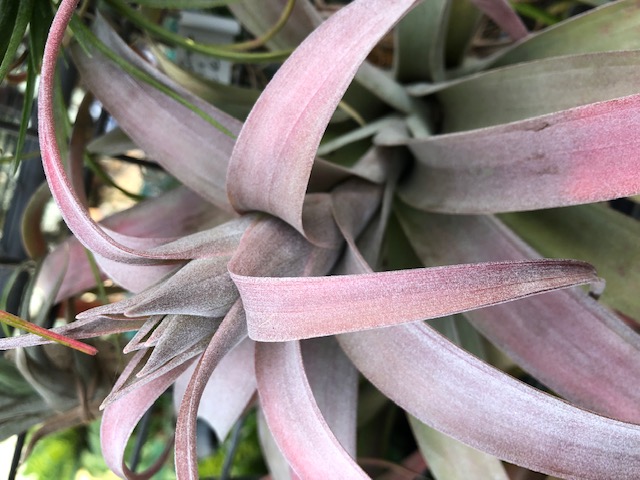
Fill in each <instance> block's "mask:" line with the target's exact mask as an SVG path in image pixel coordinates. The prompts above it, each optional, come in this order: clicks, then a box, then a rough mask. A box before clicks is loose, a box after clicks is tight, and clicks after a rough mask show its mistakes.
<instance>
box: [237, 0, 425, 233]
mask: <svg viewBox="0 0 640 480" xmlns="http://www.w3.org/2000/svg"><path fill="white" fill-rule="evenodd" d="M414 3H415V2H414V0H399V1H395V2H391V3H389V2H385V1H382V0H361V1H358V2H353V3H351V4H350V5H348V6H346V7H345V8H342V9H341V10H340V11H339V12H337V13H336V14H335V15H333V16H332V17H331V18H330V19H329V20H327V21H326V22H324V23H323V24H322V25H321V26H320V27H318V28H317V29H316V30H315V31H314V32H313V33H312V34H311V35H309V37H307V39H306V40H305V41H304V42H303V43H302V44H301V45H300V47H298V48H297V49H296V51H295V52H294V53H293V54H292V55H291V57H289V59H288V60H287V62H285V64H284V65H283V66H282V67H281V68H280V69H279V70H278V72H277V73H276V75H275V76H274V78H273V80H272V81H271V82H270V83H269V85H268V87H267V88H266V89H265V91H264V93H263V94H262V95H261V96H260V98H259V99H258V102H257V103H256V105H255V107H254V108H253V110H252V111H251V113H250V114H249V117H248V118H247V121H246V122H245V125H244V127H243V129H242V131H241V133H240V136H239V137H238V141H237V142H236V146H235V148H234V150H233V154H232V157H231V161H230V163H229V170H228V173H227V189H228V193H229V199H230V201H231V204H232V205H233V206H234V208H235V209H236V210H238V211H249V210H261V211H265V212H269V213H271V214H273V215H275V216H277V217H280V218H282V219H283V220H285V221H286V222H287V223H289V224H290V225H292V226H294V227H295V228H296V229H297V230H298V231H299V232H304V226H303V219H302V210H303V204H304V197H305V192H306V189H307V184H308V181H309V176H310V173H311V167H312V165H313V161H314V158H315V155H316V150H317V149H318V145H319V143H320V138H321V136H322V133H323V131H324V129H325V128H326V126H327V124H328V123H329V119H330V117H331V114H332V113H333V111H334V110H335V108H336V106H337V105H338V102H339V101H340V98H341V97H342V95H343V93H344V92H345V90H346V89H347V87H348V86H349V83H350V81H351V80H352V79H353V77H354V75H355V74H356V72H357V70H358V66H359V65H360V64H361V63H362V62H363V61H364V59H365V57H366V55H367V53H368V52H369V51H370V50H371V49H372V48H373V46H374V45H375V44H376V43H377V41H378V40H379V39H380V38H381V36H382V35H384V33H385V32H386V31H387V30H389V29H390V28H391V27H392V26H393V24H394V23H395V22H396V21H397V20H398V19H399V18H400V17H401V16H402V15H403V14H404V13H406V11H407V10H408V9H409V8H411V7H412V6H413V4H414ZM354 21H357V23H358V29H356V30H354V29H353V28H352V27H353V23H354ZM336 52H340V54H338V55H336ZM265 183H266V184H268V185H269V188H268V189H265V188H263V186H264V185H265Z"/></svg>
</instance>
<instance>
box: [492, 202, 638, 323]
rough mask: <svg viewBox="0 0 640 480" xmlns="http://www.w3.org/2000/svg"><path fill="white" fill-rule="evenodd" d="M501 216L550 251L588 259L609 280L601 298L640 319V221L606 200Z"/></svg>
mask: <svg viewBox="0 0 640 480" xmlns="http://www.w3.org/2000/svg"><path fill="white" fill-rule="evenodd" d="M500 218H501V219H502V220H503V221H504V222H505V223H506V224H507V225H508V226H509V227H510V228H511V229H513V230H514V231H515V232H516V233H517V234H518V235H520V236H521V237H522V238H523V239H524V240H525V241H526V242H527V243H529V244H530V245H531V246H532V247H533V248H535V249H536V250H538V251H539V252H540V253H541V254H542V255H544V256H547V257H563V258H566V257H571V258H577V259H582V260H586V261H588V262H590V263H592V264H593V265H594V266H595V267H596V269H597V270H598V274H599V275H600V276H601V277H603V278H604V279H605V280H606V281H607V288H606V289H605V291H604V294H603V295H602V297H601V300H602V302H604V303H606V304H608V305H610V306H611V307H613V308H616V309H618V310H620V311H621V312H623V313H625V314H627V315H629V316H631V317H633V318H636V319H640V297H638V286H639V285H640V269H638V265H640V244H639V243H638V238H640V222H638V221H637V220H634V219H633V218H631V217H627V216H625V215H623V214H621V213H619V212H616V211H615V210H612V209H610V208H608V207H606V206H605V205H582V206H577V207H568V208H556V209H551V210H541V211H536V212H521V213H517V214H505V215H501V216H500Z"/></svg>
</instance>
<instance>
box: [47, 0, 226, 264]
mask: <svg viewBox="0 0 640 480" xmlns="http://www.w3.org/2000/svg"><path fill="white" fill-rule="evenodd" d="M76 3H77V2H76V1H74V0H64V1H62V2H61V3H60V6H59V8H58V12H57V14H56V16H55V18H54V21H53V23H52V27H51V31H50V34H49V37H48V39H47V44H46V47H45V55H44V59H43V66H42V80H41V88H40V95H39V131H40V145H41V151H42V156H43V165H44V169H45V173H46V175H47V179H48V182H49V185H50V187H51V192H52V194H53V196H54V198H55V199H56V202H57V203H58V205H59V206H60V208H61V211H62V215H63V217H64V218H65V221H66V222H67V224H68V225H69V226H70V228H72V230H73V231H74V233H75V234H76V236H77V237H78V238H79V239H80V240H81V241H82V242H83V244H84V245H85V246H86V247H87V248H89V249H90V250H92V251H93V252H94V253H96V254H98V255H100V256H103V257H105V258H110V259H112V260H117V261H122V262H135V263H139V264H140V263H142V264H150V263H151V264H154V263H158V259H161V260H162V259H164V260H174V259H184V255H183V254H182V252H180V253H173V254H166V253H165V254H156V255H154V254H153V253H150V252H148V251H147V250H148V249H149V247H150V245H153V246H156V245H160V244H162V243H166V240H164V239H137V238H135V237H127V236H123V235H119V234H116V233H115V232H109V231H108V230H105V229H103V228H101V227H100V226H98V225H97V224H96V223H95V222H94V221H93V220H92V219H91V218H90V217H89V215H88V213H87V212H86V210H85V209H84V207H83V206H82V202H81V201H80V200H79V198H78V196H77V194H76V193H75V191H74V189H73V187H72V185H71V183H70V181H69V178H68V176H67V174H66V173H65V171H64V168H63V166H62V162H61V158H60V151H59V149H58V146H57V143H56V135H55V122H54V121H53V119H54V109H53V96H54V95H53V93H54V84H55V82H54V76H55V67H56V61H57V56H58V53H59V51H60V45H61V42H62V39H63V36H64V32H65V29H66V27H67V25H68V23H69V21H70V19H71V17H72V16H73V13H74V9H75V5H76ZM120 53H121V54H123V55H124V54H125V52H120ZM129 55H131V54H129ZM134 57H135V56H134ZM91 58H93V59H95V61H97V62H99V61H100V59H102V60H101V61H102V63H103V64H104V65H103V66H104V68H108V67H109V66H111V68H112V69H113V70H114V71H113V72H112V73H113V75H111V74H109V73H107V72H105V71H103V70H100V72H101V73H100V75H99V76H101V77H102V78H103V79H106V78H108V79H109V81H108V83H109V84H110V85H109V86H110V87H113V86H114V85H115V82H116V80H117V79H120V80H121V81H123V82H125V84H127V85H129V86H132V87H136V88H131V89H129V88H124V85H121V87H123V88H119V89H117V91H116V93H115V95H114V98H116V99H120V100H122V98H123V97H122V93H123V92H125V91H126V92H129V93H131V94H135V101H132V100H131V99H128V100H126V101H125V102H124V104H121V106H122V107H124V108H125V109H126V111H130V112H134V111H136V112H138V110H131V106H132V105H138V106H140V107H141V109H142V110H144V108H142V107H145V106H146V107H147V108H148V107H149V101H151V103H153V102H154V101H160V102H162V101H165V102H167V101H168V102H169V105H172V106H174V107H176V108H182V110H179V109H178V111H182V112H184V111H185V107H183V106H182V105H180V104H177V103H176V102H173V101H172V100H168V97H166V96H164V95H163V94H160V93H159V92H157V91H156V90H155V89H154V88H153V87H151V86H149V85H145V86H141V85H140V84H137V83H136V82H135V81H133V80H132V79H131V78H130V77H128V76H127V75H124V74H123V72H122V71H120V70H119V69H117V68H114V67H113V66H112V65H109V63H108V62H107V61H106V60H104V58H102V57H100V55H99V54H97V53H96V54H95V55H94V56H93V57H91ZM137 61H138V62H139V63H140V64H142V65H143V66H144V62H142V61H141V60H139V59H138V60H137ZM141 68H142V67H141ZM145 68H148V67H145ZM156 75H157V74H156ZM127 82H128V83H127ZM154 94H155V95H156V97H153V95H154ZM185 95H186V93H185ZM143 99H146V100H147V103H144V102H142V100H143ZM194 101H196V102H197V100H194ZM153 107H154V108H153V109H152V111H153V116H154V118H156V119H159V117H158V115H160V114H162V112H163V111H166V115H169V116H170V117H171V120H170V125H172V126H173V128H167V129H164V130H163V129H159V128H158V124H157V123H155V122H154V124H153V131H156V132H158V131H161V132H163V138H162V139H156V138H151V139H150V138H149V137H146V139H147V141H150V142H151V143H152V146H159V145H162V146H163V148H166V147H167V144H168V145H169V147H175V144H174V143H172V142H171V141H169V142H168V141H167V137H166V135H165V134H164V132H165V131H171V132H176V131H178V130H179V127H180V125H182V123H181V121H180V120H176V117H175V115H176V110H175V108H174V109H173V110H162V109H158V108H157V104H155V103H153ZM110 108H111V107H110ZM203 108H207V109H209V110H212V108H211V107H206V106H205V107H203ZM169 112H170V113H169ZM111 113H113V114H115V113H116V112H115V108H114V110H112V112H111ZM185 115H187V116H188V115H192V116H193V117H196V118H198V119H200V122H198V121H194V122H191V123H190V124H189V128H188V129H187V130H188V132H187V133H193V132H192V130H193V129H194V128H195V127H194V124H195V125H202V123H206V124H207V125H208V127H207V128H206V132H205V137H206V136H208V137H213V138H214V139H216V138H218V140H219V141H218V140H216V142H215V143H216V146H215V148H213V150H212V151H210V152H208V153H207V154H206V155H205V156H206V159H205V162H209V164H210V166H211V169H209V170H208V172H209V174H210V172H211V171H212V169H215V168H217V167H218V166H221V168H222V175H224V168H225V167H226V161H221V160H220V159H221V158H222V159H224V158H226V157H225V153H224V151H225V143H224V142H223V139H226V142H227V143H226V146H227V150H226V151H230V148H231V144H232V140H231V139H230V138H229V137H227V136H226V135H224V134H222V133H221V132H220V131H218V130H217V129H215V128H214V127H212V126H211V125H210V124H208V123H207V122H206V121H204V120H203V119H202V118H201V117H199V116H197V115H195V114H191V113H190V112H189V113H186V112H185ZM213 115H214V116H219V114H218V113H217V112H215V111H214V112H213ZM149 116H150V114H149V111H144V112H143V116H142V118H139V120H142V122H140V121H139V122H132V123H134V125H136V126H138V127H139V126H140V124H141V123H145V122H144V119H147V118H149ZM190 118H191V117H190ZM119 120H121V122H122V120H123V119H119ZM192 120H193V119H192ZM223 121H228V122H229V123H231V124H233V125H237V123H234V122H235V121H234V120H231V119H230V117H228V118H226V117H225V119H224V120H223ZM147 125H149V124H148V123H147ZM232 128H233V127H232ZM200 133H201V132H200ZM185 135H186V134H185ZM170 138H173V139H174V140H175V139H178V138H179V139H181V141H182V140H184V139H185V138H186V139H187V140H186V141H187V143H186V144H185V145H184V146H185V147H189V146H190V147H191V148H194V147H195V146H197V145H202V143H201V142H194V141H192V139H191V140H189V138H190V137H188V136H176V137H170ZM200 138H202V137H201V136H197V139H200ZM156 140H157V141H156ZM207 145H208V144H207ZM158 151H159V153H160V154H161V156H162V153H163V152H164V150H162V149H161V148H159V149H158ZM185 151H188V149H185V150H183V149H179V151H178V152H177V153H184V152H185ZM220 152H222V153H220ZM165 153H166V152H165ZM172 158H182V157H180V156H175V157H172ZM187 158H189V156H187ZM212 159H213V160H212ZM199 165H200V164H198V168H199ZM181 169H182V171H183V172H186V171H187V170H186V169H184V166H182V167H181ZM218 178H219V177H218ZM208 187H209V185H207V188H204V189H201V190H202V191H203V192H204V193H205V194H210V193H211V192H214V193H215V192H218V194H217V195H218V199H219V204H220V205H221V206H223V207H224V206H225V205H226V200H222V198H223V197H224V189H223V190H222V193H220V190H219V189H217V190H216V189H215V188H213V189H211V188H208ZM209 196H211V195H209ZM141 243H142V247H141ZM140 248H142V250H140Z"/></svg>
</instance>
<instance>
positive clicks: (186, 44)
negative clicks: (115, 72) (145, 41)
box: [107, 0, 291, 63]
mask: <svg viewBox="0 0 640 480" xmlns="http://www.w3.org/2000/svg"><path fill="white" fill-rule="evenodd" d="M107 3H108V4H109V5H110V6H111V7H112V8H113V9H114V10H115V11H116V12H118V13H119V14H120V15H122V16H123V17H125V18H127V19H129V20H130V21H131V22H132V23H133V24H135V25H137V26H139V27H140V28H142V29H143V30H144V31H146V32H148V33H150V34H151V35H153V36H154V37H157V38H159V39H161V40H162V41H164V42H166V43H168V44H169V45H172V46H176V47H180V48H183V49H185V50H188V51H192V52H196V53H199V54H202V55H208V56H210V57H214V58H220V59H223V60H228V61H233V62H246V63H258V62H277V61H279V60H284V59H285V58H287V56H289V54H290V53H291V52H290V51H275V52H241V51H238V50H236V49H234V48H229V47H230V46H231V45H229V46H223V45H205V44H202V43H197V42H194V41H193V40H192V39H188V38H185V37H183V36H182V35H178V34H177V33H173V32H171V31H170V30H167V29H166V28H164V27H162V26H160V25H158V24H157V23H154V22H152V21H151V20H149V19H148V18H146V17H145V16H144V15H142V14H141V13H140V12H138V11H136V10H134V9H133V8H131V7H129V6H128V5H127V4H126V3H125V2H123V1H121V0H107ZM225 47H226V48H225Z"/></svg>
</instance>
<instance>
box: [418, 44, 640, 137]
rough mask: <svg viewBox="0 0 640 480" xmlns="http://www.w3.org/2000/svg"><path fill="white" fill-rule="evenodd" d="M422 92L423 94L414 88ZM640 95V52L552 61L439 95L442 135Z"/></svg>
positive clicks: (499, 72) (489, 75)
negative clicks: (639, 92) (639, 93)
mask: <svg viewBox="0 0 640 480" xmlns="http://www.w3.org/2000/svg"><path fill="white" fill-rule="evenodd" d="M415 91H416V92H418V89H417V88H416V89H415ZM638 91H640V50H635V51H627V52H606V53H590V54H584V55H575V56H571V57H557V58H549V59H544V60H539V61H534V62H527V63H522V64H518V65H514V66H509V67H505V68H499V69H496V70H490V71H488V72H485V73H481V74H477V75H474V76H472V77H470V78H467V79H465V80H461V81H459V82H456V83H454V84H453V85H451V86H447V87H445V88H443V89H442V90H441V91H439V92H437V93H436V98H437V99H438V101H439V103H440V105H441V108H442V117H443V127H442V132H441V133H450V132H457V131H461V130H471V129H474V128H482V127H488V126H491V125H498V124H500V123H508V122H514V121H518V120H524V119H527V118H529V117H535V116H538V115H544V114H547V113H552V112H557V111H561V110H565V109H568V108H573V107H578V106H581V105H587V104H589V103H595V102H601V101H605V100H611V99H614V98H617V97H623V96H627V95H632V94H635V93H637V92H638Z"/></svg>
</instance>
